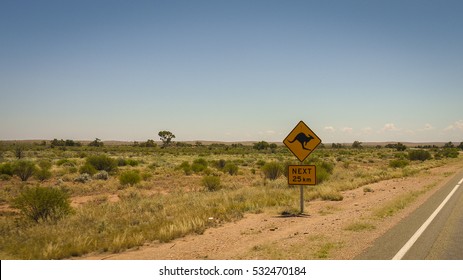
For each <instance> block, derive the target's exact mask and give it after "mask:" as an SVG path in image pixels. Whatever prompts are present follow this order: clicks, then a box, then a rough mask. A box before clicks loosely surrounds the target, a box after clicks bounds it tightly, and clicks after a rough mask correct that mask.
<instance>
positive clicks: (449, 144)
mask: <svg viewBox="0 0 463 280" xmlns="http://www.w3.org/2000/svg"><path fill="white" fill-rule="evenodd" d="M444 148H445V149H447V148H455V145H453V143H452V142H448V143H445V145H444Z"/></svg>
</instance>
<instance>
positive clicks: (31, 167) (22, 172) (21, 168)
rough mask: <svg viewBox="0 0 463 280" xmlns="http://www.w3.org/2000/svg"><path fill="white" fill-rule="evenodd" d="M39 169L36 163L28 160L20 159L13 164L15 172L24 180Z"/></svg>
mask: <svg viewBox="0 0 463 280" xmlns="http://www.w3.org/2000/svg"><path fill="white" fill-rule="evenodd" d="M36 171H37V167H36V166H35V163H33V162H32V161H27V160H18V161H16V162H15V163H14V164H13V172H14V174H15V175H17V176H18V177H19V178H21V180H22V181H27V180H28V179H29V178H30V177H31V176H32V175H34V173H35V172H36Z"/></svg>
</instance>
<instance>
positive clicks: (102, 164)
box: [87, 155, 117, 172]
mask: <svg viewBox="0 0 463 280" xmlns="http://www.w3.org/2000/svg"><path fill="white" fill-rule="evenodd" d="M87 163H88V164H90V165H92V166H93V167H94V168H95V169H96V170H99V171H102V170H104V171H106V172H112V171H115V170H116V168H117V162H116V160H114V159H112V158H110V157H108V156H107V155H96V156H90V157H88V158H87Z"/></svg>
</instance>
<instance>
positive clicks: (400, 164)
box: [389, 159, 409, 168]
mask: <svg viewBox="0 0 463 280" xmlns="http://www.w3.org/2000/svg"><path fill="white" fill-rule="evenodd" d="M408 164H409V162H408V160H405V159H395V160H391V161H390V162H389V167H392V168H404V167H405V166H407V165H408Z"/></svg>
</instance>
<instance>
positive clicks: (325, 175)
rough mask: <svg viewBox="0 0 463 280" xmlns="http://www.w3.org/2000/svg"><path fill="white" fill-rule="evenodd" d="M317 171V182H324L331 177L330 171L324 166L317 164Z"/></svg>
mask: <svg viewBox="0 0 463 280" xmlns="http://www.w3.org/2000/svg"><path fill="white" fill-rule="evenodd" d="M316 168H317V171H316V174H315V177H316V178H317V184H321V183H322V182H324V181H326V180H328V179H329V178H330V173H329V172H328V171H327V170H326V169H325V168H322V167H319V166H317V167H316Z"/></svg>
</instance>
